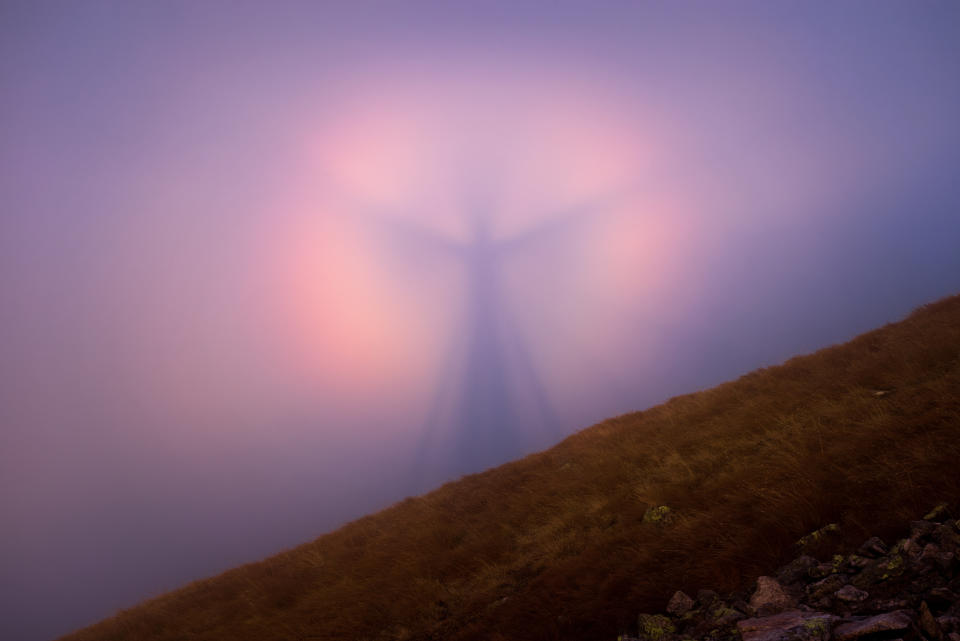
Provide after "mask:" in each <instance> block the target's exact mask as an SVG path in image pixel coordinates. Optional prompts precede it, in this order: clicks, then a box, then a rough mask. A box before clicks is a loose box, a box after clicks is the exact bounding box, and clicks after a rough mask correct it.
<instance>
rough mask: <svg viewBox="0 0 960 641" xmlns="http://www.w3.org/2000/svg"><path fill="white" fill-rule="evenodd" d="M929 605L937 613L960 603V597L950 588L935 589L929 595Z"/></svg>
mask: <svg viewBox="0 0 960 641" xmlns="http://www.w3.org/2000/svg"><path fill="white" fill-rule="evenodd" d="M927 603H929V604H930V607H931V608H933V609H934V610H936V611H940V610H946V609H947V608H949V607H950V606H951V605H953V604H954V603H960V597H957V595H956V594H954V593H953V592H951V591H950V589H949V588H933V589H931V590H930V591H929V592H928V593H927Z"/></svg>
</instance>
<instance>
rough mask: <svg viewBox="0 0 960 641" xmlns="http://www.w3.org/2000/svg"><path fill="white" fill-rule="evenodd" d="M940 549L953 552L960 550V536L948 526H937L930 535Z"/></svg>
mask: <svg viewBox="0 0 960 641" xmlns="http://www.w3.org/2000/svg"><path fill="white" fill-rule="evenodd" d="M931 536H932V537H933V540H934V541H936V542H937V543H938V544H939V545H940V546H941V547H943V548H945V549H947V550H951V551H953V552H956V551H957V548H960V535H958V534H957V533H956V532H955V531H954V529H953V528H952V527H950V526H949V525H938V526H937V528H936V529H935V530H934V531H933V534H932V535H931Z"/></svg>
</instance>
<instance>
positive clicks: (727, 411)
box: [67, 297, 960, 641]
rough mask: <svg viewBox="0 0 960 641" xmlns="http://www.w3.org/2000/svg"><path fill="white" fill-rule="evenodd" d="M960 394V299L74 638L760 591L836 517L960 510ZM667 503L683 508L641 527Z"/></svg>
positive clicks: (531, 617) (646, 604) (426, 629)
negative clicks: (941, 505)
mask: <svg viewBox="0 0 960 641" xmlns="http://www.w3.org/2000/svg"><path fill="white" fill-rule="evenodd" d="M891 389H892V390H893V391H892V392H891V393H888V394H885V395H881V396H878V395H876V393H875V392H876V391H877V390H891ZM958 390H960V297H953V298H949V299H945V300H942V301H940V302H938V303H935V304H932V305H928V306H926V307H923V308H921V309H919V310H918V311H916V312H915V313H914V314H913V315H911V316H910V317H909V318H908V319H907V320H905V321H903V322H901V323H898V324H895V325H889V326H887V327H884V328H881V329H879V330H876V331H874V332H870V333H868V334H864V335H862V336H860V337H858V338H856V339H855V340H853V341H851V342H849V343H847V344H845V345H840V346H835V347H829V348H827V349H824V350H821V351H819V352H817V353H815V354H813V355H810V356H803V357H798V358H794V359H792V360H790V361H788V362H787V363H785V364H784V365H782V366H779V367H773V368H767V369H763V370H758V371H756V372H753V373H750V374H748V375H746V376H743V377H742V378H740V379H739V380H736V381H733V382H730V383H725V384H723V385H720V386H718V387H715V388H713V389H710V390H705V391H702V392H698V393H696V394H690V395H687V396H682V397H677V398H674V399H671V400H670V401H668V402H667V403H664V404H662V405H659V406H657V407H654V408H651V409H649V410H647V411H644V412H637V413H633V414H628V415H624V416H619V417H616V418H612V419H610V420H607V421H604V422H603V423H601V424H599V425H595V426H593V427H591V428H589V429H586V430H583V431H582V432H579V433H578V434H576V435H574V436H571V437H570V438H568V439H566V440H565V441H564V442H562V443H561V444H559V445H558V446H556V447H554V448H552V449H550V450H548V451H545V452H542V453H539V454H535V455H532V456H528V457H526V458H524V459H522V460H520V461H516V462H514V463H510V464H507V465H503V466H501V467H498V468H496V469H492V470H489V471H487V472H484V473H482V474H477V475H473V476H469V477H466V478H464V479H462V480H460V481H458V482H455V483H449V484H447V485H445V486H443V487H441V488H440V489H438V490H436V491H434V492H432V493H430V494H427V495H424V496H422V497H417V498H410V499H406V500H405V501H402V502H400V503H398V504H396V505H394V506H393V507H391V508H389V509H386V510H384V511H382V512H379V513H377V514H374V515H371V516H368V517H365V518H362V519H359V520H357V521H354V522H353V523H350V524H348V525H346V526H344V527H342V528H340V529H339V530H337V531H335V532H332V533H330V534H327V535H326V536H323V537H321V538H319V539H317V540H316V541H313V542H311V543H307V544H305V545H302V546H300V547H298V548H295V549H293V550H290V551H287V552H284V553H282V554H279V555H277V556H274V557H272V558H270V559H267V560H265V561H261V562H259V563H253V564H249V565H245V566H243V567H240V568H237V569H235V570H232V571H229V572H226V573H224V574H222V575H220V576H217V577H214V578H211V579H206V580H202V581H197V582H194V583H192V584H190V585H188V586H187V587H185V588H183V589H181V590H178V591H176V592H172V593H170V594H167V595H164V596H161V597H159V598H156V599H153V600H151V601H148V602H146V603H144V604H142V605H140V606H137V607H135V608H132V609H130V610H127V611H124V612H122V613H120V614H119V615H117V616H116V617H114V618H112V619H109V620H106V621H104V622H102V623H99V624H97V625H95V626H92V627H90V628H87V629H86V630H83V631H80V632H78V633H75V634H73V635H71V636H69V637H67V638H69V639H71V640H72V641H85V640H92V639H102V640H112V639H130V640H132V639H138V640H139V639H144V640H157V641H160V640H170V641H173V640H176V641H182V640H189V639H197V640H199V639H230V640H237V641H241V640H250V641H266V640H271V639H276V640H279V639H285V640H294V639H331V640H332V639H357V640H361V639H370V640H378V641H379V640H382V641H387V640H391V639H396V640H402V639H411V640H412V639H517V640H524V641H526V640H535V639H612V638H615V635H616V633H617V632H618V631H622V630H624V629H626V628H627V627H629V626H631V625H632V622H633V621H634V619H635V617H636V614H637V612H639V611H644V610H660V609H662V608H663V606H664V605H665V603H666V600H667V599H668V598H669V597H670V595H671V594H672V592H673V591H674V590H676V589H684V590H686V591H688V592H695V591H696V590H697V589H699V588H706V587H709V588H712V589H717V590H732V589H736V588H740V587H743V586H744V584H745V583H746V582H747V581H749V580H750V579H751V578H753V577H755V576H756V575H758V574H761V573H765V572H769V571H770V570H771V568H772V567H774V566H775V565H776V564H777V563H778V562H781V561H784V560H786V559H787V558H788V557H789V556H790V555H791V554H793V553H794V552H795V550H794V542H795V541H796V540H797V539H798V538H799V537H800V536H802V535H803V534H805V533H807V532H809V531H811V530H813V529H816V528H817V527H819V526H821V525H823V524H825V523H829V522H838V523H840V524H841V525H842V532H843V537H844V539H845V541H846V542H847V543H849V544H855V543H859V542H861V541H862V540H863V539H864V538H866V537H867V536H869V535H873V534H878V535H880V536H886V537H892V536H893V535H894V534H895V533H896V532H897V531H898V528H899V527H901V526H902V524H903V523H904V522H906V521H908V520H910V519H911V518H916V517H917V516H918V515H919V514H922V513H923V512H924V511H925V510H926V509H928V508H929V507H930V506H931V505H933V504H935V503H937V502H940V501H957V499H958V498H960V474H958V473H957V465H958V462H960V392H958ZM659 505H667V506H669V507H670V508H671V510H670V514H671V516H672V518H671V519H668V520H665V521H664V522H663V524H658V523H651V522H647V523H645V522H644V518H643V516H644V514H645V512H646V511H647V509H648V508H650V507H652V506H659ZM237 536H242V533H237Z"/></svg>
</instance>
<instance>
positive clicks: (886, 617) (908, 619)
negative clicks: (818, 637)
mask: <svg viewBox="0 0 960 641" xmlns="http://www.w3.org/2000/svg"><path fill="white" fill-rule="evenodd" d="M912 625H913V613H912V612H910V611H909V610H894V611H893V612H884V613H883V614H877V615H875V616H872V617H866V618H863V619H861V618H859V617H858V618H857V619H856V620H851V621H848V622H846V623H842V624H840V625H838V626H837V627H836V629H835V630H834V631H833V634H834V638H835V639H836V640H837V641H851V640H852V639H859V638H861V637H865V636H869V635H872V634H877V633H890V632H901V631H905V630H909V629H910V627H911V626H912Z"/></svg>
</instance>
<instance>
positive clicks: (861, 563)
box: [842, 554, 871, 572]
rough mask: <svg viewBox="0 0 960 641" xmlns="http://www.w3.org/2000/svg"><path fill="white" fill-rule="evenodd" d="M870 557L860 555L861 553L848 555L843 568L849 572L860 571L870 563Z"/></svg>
mask: <svg viewBox="0 0 960 641" xmlns="http://www.w3.org/2000/svg"><path fill="white" fill-rule="evenodd" d="M870 562H871V561H870V559H868V558H867V557H865V556H860V555H859V554H851V555H850V556H848V557H847V559H846V561H844V563H843V566H842V567H843V569H844V570H846V571H848V572H859V571H860V570H862V569H863V568H865V567H867V566H868V565H870Z"/></svg>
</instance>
